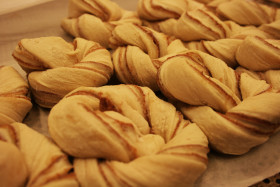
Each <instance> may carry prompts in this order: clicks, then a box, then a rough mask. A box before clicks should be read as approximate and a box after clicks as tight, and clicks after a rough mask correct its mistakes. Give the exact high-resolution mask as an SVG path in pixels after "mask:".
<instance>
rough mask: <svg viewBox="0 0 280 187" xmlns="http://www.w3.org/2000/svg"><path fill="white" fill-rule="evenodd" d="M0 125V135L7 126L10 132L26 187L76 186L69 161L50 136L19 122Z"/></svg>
mask: <svg viewBox="0 0 280 187" xmlns="http://www.w3.org/2000/svg"><path fill="white" fill-rule="evenodd" d="M8 126H9V127H3V126H1V127H0V135H2V134H3V132H4V131H5V130H6V131H7V129H9V131H10V132H13V133H12V134H11V135H13V136H12V137H11V139H13V140H14V142H10V144H11V145H12V143H14V144H15V145H16V146H17V147H18V148H19V150H20V151H21V153H22V155H23V158H24V161H25V163H26V167H27V171H28V176H29V177H28V182H27V184H26V186H27V187H31V186H32V187H35V186H49V185H50V184H51V186H55V185H58V186H65V187H66V186H73V187H74V186H78V182H77V181H76V177H75V175H74V174H73V173H71V169H72V165H71V164H70V163H69V161H68V157H67V155H65V154H64V153H63V152H62V151H61V150H60V148H58V147H57V146H56V145H55V144H54V143H53V142H52V140H50V139H49V138H47V137H45V136H44V135H42V134H40V133H38V132H36V131H35V130H33V129H31V128H30V127H28V126H26V125H25V124H22V123H12V124H10V125H8ZM0 143H1V142H0Z"/></svg>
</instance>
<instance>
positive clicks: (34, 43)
mask: <svg viewBox="0 0 280 187" xmlns="http://www.w3.org/2000/svg"><path fill="white" fill-rule="evenodd" d="M13 56H14V58H15V59H16V60H17V61H18V63H19V65H21V66H22V67H23V69H25V70H26V71H27V72H31V73H29V75H28V80H29V83H30V85H31V88H32V93H33V95H34V97H35V101H36V102H37V103H38V104H39V105H41V106H43V107H47V108H51V107H52V106H53V105H54V104H55V103H57V102H58V101H59V100H60V99H61V98H62V97H63V96H64V95H65V94H67V93H68V92H70V91H72V90H73V89H75V88H77V87H80V86H101V85H104V84H106V83H107V82H108V80H109V79H110V77H111V76H112V74H113V64H112V62H111V55H110V53H109V51H107V50H106V49H104V48H103V47H101V46H100V45H99V44H98V43H95V42H92V41H87V40H85V39H81V38H76V39H75V40H74V42H73V43H72V44H71V43H67V42H66V41H64V40H63V39H62V38H59V37H44V38H35V39H23V40H21V42H20V43H19V45H18V46H17V48H16V49H15V51H14V53H13ZM35 70H36V71H35Z"/></svg>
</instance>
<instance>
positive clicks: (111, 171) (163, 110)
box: [48, 85, 208, 186]
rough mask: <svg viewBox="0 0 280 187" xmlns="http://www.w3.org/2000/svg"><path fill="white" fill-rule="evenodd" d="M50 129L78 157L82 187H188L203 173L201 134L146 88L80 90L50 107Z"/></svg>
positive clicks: (204, 144) (204, 145)
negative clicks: (124, 186) (126, 186)
mask: <svg viewBox="0 0 280 187" xmlns="http://www.w3.org/2000/svg"><path fill="white" fill-rule="evenodd" d="M70 106H71V107H70ZM73 114H75V115H73ZM48 126H49V131H50V134H51V136H52V138H53V139H54V141H55V142H56V143H57V144H58V145H59V146H60V147H61V148H62V149H63V150H64V151H65V152H67V153H68V154H70V155H72V156H74V157H77V158H76V159H75V161H74V165H75V166H74V167H75V172H76V174H77V177H78V180H79V182H80V183H81V185H82V186H91V185H93V184H94V185H97V186H110V185H114V186H123V185H125V184H127V185H129V186H161V185H163V184H164V185H165V186H174V185H176V186H185V185H187V186H191V185H193V183H194V182H195V180H196V179H197V178H198V177H199V176H200V175H201V174H202V173H203V171H204V170H205V169H206V165H207V152H208V148H207V142H208V141H207V138H206V137H205V135H204V134H203V133H202V132H201V130H200V129H199V128H198V127H197V126H196V124H192V123H189V121H187V120H184V119H183V117H182V115H181V114H180V112H178V111H176V108H175V107H174V106H173V105H171V104H170V103H167V102H165V101H163V100H160V99H159V98H157V97H156V95H155V94H154V93H153V92H152V91H151V90H150V89H149V88H146V87H139V86H135V85H115V86H103V87H99V88H88V87H81V88H78V89H76V90H74V91H72V92H71V93H69V94H68V95H66V96H65V98H64V99H62V100H61V101H60V102H59V103H58V104H57V105H56V106H54V107H53V108H52V110H51V112H50V115H49V119H48ZM167 170H168V172H162V171H167ZM93 173H94V174H93ZM167 176H169V177H170V176H172V180H170V178H169V179H167ZM152 178H153V180H151V179H152ZM151 181H153V182H151Z"/></svg>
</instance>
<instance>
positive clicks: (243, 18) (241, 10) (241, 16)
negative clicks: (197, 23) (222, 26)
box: [217, 0, 280, 26]
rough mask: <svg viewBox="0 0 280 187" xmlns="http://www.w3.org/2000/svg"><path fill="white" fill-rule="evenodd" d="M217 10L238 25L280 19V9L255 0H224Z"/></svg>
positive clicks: (258, 23)
mask: <svg viewBox="0 0 280 187" xmlns="http://www.w3.org/2000/svg"><path fill="white" fill-rule="evenodd" d="M217 12H218V14H220V15H222V16H223V17H226V18H228V19H230V20H233V21H235V22H236V23H238V24H240V25H256V26H259V25H261V24H266V23H271V22H274V21H276V20H279V19H280V9H278V8H275V7H270V6H267V5H264V4H261V3H258V2H255V1H243V0H231V1H226V2H224V3H221V4H220V5H219V6H218V7H217Z"/></svg>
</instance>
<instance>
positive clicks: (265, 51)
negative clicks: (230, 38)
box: [236, 36, 280, 71]
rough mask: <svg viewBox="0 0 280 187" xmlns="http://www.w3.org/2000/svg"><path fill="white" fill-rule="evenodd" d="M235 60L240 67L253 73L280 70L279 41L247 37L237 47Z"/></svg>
mask: <svg viewBox="0 0 280 187" xmlns="http://www.w3.org/2000/svg"><path fill="white" fill-rule="evenodd" d="M236 59H237V61H238V63H239V64H240V65H241V66H243V67H245V68H247V69H250V70H253V71H268V70H277V69H280V41H279V40H273V39H263V38H260V37H257V36H251V37H247V38H245V40H244V41H243V42H242V44H241V45H240V46H239V47H238V49H237V51H236Z"/></svg>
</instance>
